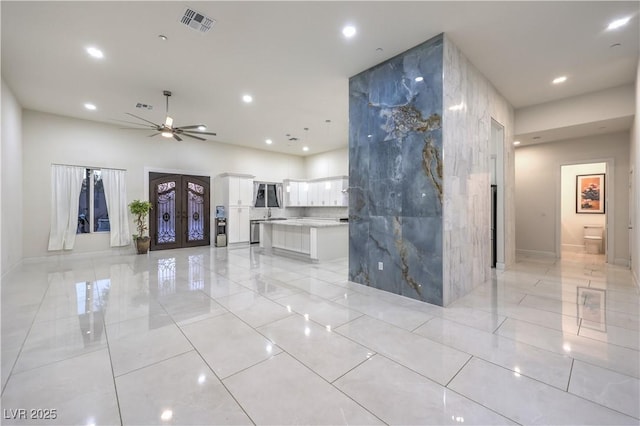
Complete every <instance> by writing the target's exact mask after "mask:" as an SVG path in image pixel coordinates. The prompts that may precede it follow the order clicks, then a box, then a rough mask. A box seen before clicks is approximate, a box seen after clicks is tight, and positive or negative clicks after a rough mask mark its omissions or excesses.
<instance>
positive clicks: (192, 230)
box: [149, 172, 210, 250]
mask: <svg viewBox="0 0 640 426" xmlns="http://www.w3.org/2000/svg"><path fill="white" fill-rule="evenodd" d="M149 200H150V201H151V204H152V206H153V210H151V214H150V215H149V235H150V236H151V247H150V248H151V250H163V249H172V248H183V247H196V246H206V245H209V244H210V229H209V228H210V211H209V210H210V178H209V176H191V175H180V174H172V173H154V172H150V173H149Z"/></svg>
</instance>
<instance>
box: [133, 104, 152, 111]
mask: <svg viewBox="0 0 640 426" xmlns="http://www.w3.org/2000/svg"><path fill="white" fill-rule="evenodd" d="M136 108H142V109H148V110H149V111H151V110H152V109H153V105H147V104H143V103H142V102H138V103H137V104H136Z"/></svg>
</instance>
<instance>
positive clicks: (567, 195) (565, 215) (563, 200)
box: [559, 162, 609, 263]
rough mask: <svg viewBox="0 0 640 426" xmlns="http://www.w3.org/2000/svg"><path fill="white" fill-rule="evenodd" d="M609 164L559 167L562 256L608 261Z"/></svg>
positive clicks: (600, 261)
mask: <svg viewBox="0 0 640 426" xmlns="http://www.w3.org/2000/svg"><path fill="white" fill-rule="evenodd" d="M607 169H608V167H607V163H606V162H597V163H584V164H570V165H563V166H561V167H560V253H559V254H560V257H562V258H564V259H575V260H580V261H582V260H588V261H589V262H596V263H605V262H606V257H607V256H606V255H607V240H608V232H607V223H608V221H607V214H608V213H609V212H608V211H607V207H608V206H607V204H608V203H607V191H606V190H607V187H608V186H607V178H608V174H607Z"/></svg>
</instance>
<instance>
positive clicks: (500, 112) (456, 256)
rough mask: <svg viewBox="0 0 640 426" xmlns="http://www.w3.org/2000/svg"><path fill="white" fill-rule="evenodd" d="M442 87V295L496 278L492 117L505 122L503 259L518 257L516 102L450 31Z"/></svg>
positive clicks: (447, 301)
mask: <svg viewBox="0 0 640 426" xmlns="http://www.w3.org/2000/svg"><path fill="white" fill-rule="evenodd" d="M443 66H444V70H443V75H444V87H443V89H444V91H443V108H442V110H443V121H442V123H443V126H442V143H443V148H442V151H443V163H444V165H443V172H444V178H443V181H444V200H443V222H444V235H443V299H444V305H445V306H446V305H448V304H450V303H451V302H452V301H454V300H456V299H458V298H460V297H462V296H464V295H465V294H466V293H468V292H469V291H471V290H472V289H473V288H474V287H475V286H477V285H479V284H480V283H483V282H485V281H486V280H488V279H489V278H490V277H491V233H490V232H491V167H492V166H491V153H492V151H493V150H492V148H491V143H490V139H491V125H492V124H491V119H492V118H493V119H494V120H495V121H497V122H498V123H499V124H501V125H502V126H503V127H504V141H503V145H502V146H500V147H499V148H498V150H499V151H500V152H501V154H502V156H503V163H502V166H503V169H502V175H503V176H504V178H505V179H504V182H505V187H504V188H499V190H501V191H504V192H503V193H504V207H505V210H504V213H505V215H504V225H505V228H504V232H503V235H504V249H505V250H504V259H501V262H503V263H504V264H506V265H510V264H511V263H513V261H514V260H515V244H514V241H515V240H514V235H515V234H514V232H513V230H514V229H513V223H514V221H513V219H514V213H513V209H512V208H511V207H509V206H508V204H509V202H510V200H512V199H513V193H514V187H513V179H512V176H513V160H512V159H513V145H512V143H511V142H512V141H513V128H514V113H513V108H512V107H511V105H510V104H509V103H508V102H507V101H506V99H505V98H504V97H503V96H502V95H500V93H498V91H497V90H496V89H495V88H494V87H493V86H492V85H491V83H490V82H489V81H488V80H487V79H486V78H485V77H484V76H483V75H482V74H481V73H480V72H479V71H478V70H477V69H476V68H475V67H474V66H473V64H471V63H470V62H469V61H468V59H467V58H466V57H465V56H464V55H463V54H462V52H461V51H460V50H459V49H458V48H457V47H456V46H455V45H454V44H453V43H452V42H451V41H450V40H449V39H448V38H447V37H446V36H445V43H444V64H443Z"/></svg>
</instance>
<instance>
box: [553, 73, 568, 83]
mask: <svg viewBox="0 0 640 426" xmlns="http://www.w3.org/2000/svg"><path fill="white" fill-rule="evenodd" d="M565 81H567V76H566V75H562V76H560V77H556V78H554V79H553V81H552V83H553V84H560V83H564V82H565Z"/></svg>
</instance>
